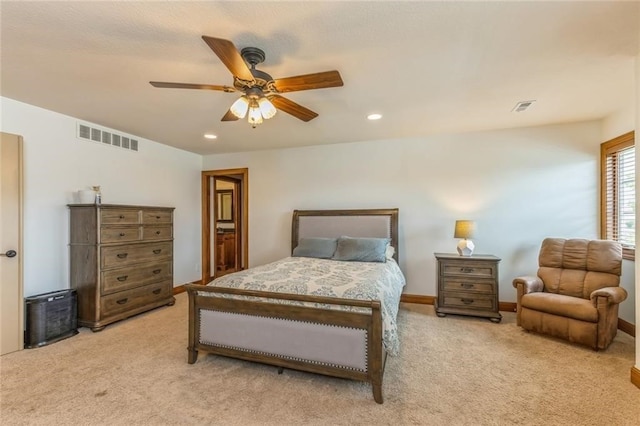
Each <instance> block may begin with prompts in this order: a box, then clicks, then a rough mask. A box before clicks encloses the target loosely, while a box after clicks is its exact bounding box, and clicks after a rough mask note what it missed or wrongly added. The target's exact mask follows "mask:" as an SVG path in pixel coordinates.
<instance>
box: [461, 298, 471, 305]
mask: <svg viewBox="0 0 640 426" xmlns="http://www.w3.org/2000/svg"><path fill="white" fill-rule="evenodd" d="M460 301H461V302H462V303H464V304H465V305H470V304H472V303H473V299H460Z"/></svg>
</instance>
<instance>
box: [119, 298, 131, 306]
mask: <svg viewBox="0 0 640 426" xmlns="http://www.w3.org/2000/svg"><path fill="white" fill-rule="evenodd" d="M127 300H129V298H128V297H125V298H124V299H120V300H118V301H116V303H117V304H118V305H124V304H125V303H127Z"/></svg>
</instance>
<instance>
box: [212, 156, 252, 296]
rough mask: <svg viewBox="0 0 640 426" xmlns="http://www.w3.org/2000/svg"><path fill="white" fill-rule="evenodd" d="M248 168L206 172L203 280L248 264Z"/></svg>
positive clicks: (236, 269) (239, 268) (237, 269)
mask: <svg viewBox="0 0 640 426" xmlns="http://www.w3.org/2000/svg"><path fill="white" fill-rule="evenodd" d="M248 187H249V182H248V169H246V168H243V169H225V170H208V171H203V172H202V283H203V284H206V283H208V282H210V281H211V280H212V279H214V278H217V277H220V276H222V275H225V274H228V273H231V272H235V271H239V270H242V269H246V268H247V265H248V261H249V260H248V257H249V254H248V241H249V240H248V235H249V234H248V224H249V220H248V211H249V210H248Z"/></svg>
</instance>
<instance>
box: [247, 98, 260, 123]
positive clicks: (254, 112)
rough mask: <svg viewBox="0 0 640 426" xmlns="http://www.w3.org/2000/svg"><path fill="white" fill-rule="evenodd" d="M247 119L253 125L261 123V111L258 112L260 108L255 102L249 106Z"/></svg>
mask: <svg viewBox="0 0 640 426" xmlns="http://www.w3.org/2000/svg"><path fill="white" fill-rule="evenodd" d="M248 121H249V124H251V125H252V126H253V127H256V126H257V125H258V124H262V113H261V112H260V108H259V106H258V105H257V104H255V105H251V107H250V108H249V118H248Z"/></svg>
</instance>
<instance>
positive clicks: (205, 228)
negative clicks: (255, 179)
mask: <svg viewBox="0 0 640 426" xmlns="http://www.w3.org/2000/svg"><path fill="white" fill-rule="evenodd" d="M224 176H240V181H241V182H240V187H241V199H240V200H239V201H240V208H239V209H236V210H239V212H240V217H239V218H238V220H239V222H240V233H241V234H242V235H240V237H239V238H238V237H237V238H238V241H240V244H241V245H242V256H241V258H240V259H238V262H239V264H240V268H239V269H247V267H248V266H247V265H248V264H249V169H248V168H238V169H222V170H204V171H203V172H202V183H201V189H202V276H201V281H200V282H201V284H206V283H208V282H209V280H210V279H211V277H212V276H213V275H212V273H211V272H212V270H213V271H215V265H213V267H212V265H211V252H212V247H211V231H212V229H215V223H213V224H212V223H211V222H212V220H211V217H212V211H211V205H212V200H211V197H212V196H213V195H214V194H213V193H214V191H213V189H214V187H213V182H214V179H212V178H215V177H224ZM214 203H215V198H214ZM214 208H215V205H214ZM213 222H215V218H214V220H213Z"/></svg>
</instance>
